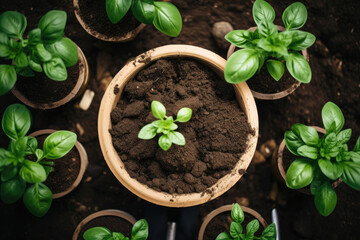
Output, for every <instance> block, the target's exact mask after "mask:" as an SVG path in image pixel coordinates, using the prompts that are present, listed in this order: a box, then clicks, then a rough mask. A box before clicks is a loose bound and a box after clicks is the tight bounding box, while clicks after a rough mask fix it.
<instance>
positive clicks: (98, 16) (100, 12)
mask: <svg viewBox="0 0 360 240" xmlns="http://www.w3.org/2000/svg"><path fill="white" fill-rule="evenodd" d="M79 10H80V11H79V12H80V16H81V18H82V19H83V21H84V22H85V23H86V24H88V26H89V27H90V28H91V29H93V30H95V31H96V32H98V33H101V34H104V35H106V36H108V37H122V36H125V35H126V34H127V33H128V32H130V31H132V30H134V29H135V28H137V27H138V26H139V25H140V22H139V21H137V20H136V19H135V17H134V16H133V14H132V11H131V9H130V10H129V12H128V13H127V14H126V15H125V16H124V18H123V19H121V21H120V22H118V23H117V24H113V23H112V22H111V21H110V20H109V18H108V16H107V14H106V8H105V1H94V0H79Z"/></svg>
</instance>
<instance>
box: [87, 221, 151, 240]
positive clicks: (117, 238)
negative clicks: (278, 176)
mask: <svg viewBox="0 0 360 240" xmlns="http://www.w3.org/2000/svg"><path fill="white" fill-rule="evenodd" d="M148 229H149V226H148V223H147V221H146V220H145V219H140V220H139V221H137V222H136V223H135V224H134V226H133V228H132V230H131V238H128V237H125V236H124V235H123V234H122V233H119V232H111V231H110V230H109V229H107V228H105V227H93V228H90V229H88V230H86V231H85V233H84V234H83V238H84V239H85V240H130V239H131V240H146V239H147V238H148V235H149V230H148Z"/></svg>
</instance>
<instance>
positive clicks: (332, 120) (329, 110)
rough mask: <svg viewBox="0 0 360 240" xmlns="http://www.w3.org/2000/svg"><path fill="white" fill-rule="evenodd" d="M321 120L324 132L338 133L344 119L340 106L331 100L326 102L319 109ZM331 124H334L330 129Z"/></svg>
mask: <svg viewBox="0 0 360 240" xmlns="http://www.w3.org/2000/svg"><path fill="white" fill-rule="evenodd" d="M321 116H322V121H323V124H324V127H325V130H326V133H330V132H335V133H336V134H338V133H339V132H340V130H341V129H342V128H343V126H344V123H345V119H344V115H343V113H342V112H341V110H340V108H339V107H338V106H336V105H335V104H334V103H332V102H327V103H326V104H325V105H324V107H323V109H322V111H321ZM332 125H334V126H335V128H334V129H332V127H331V126H332Z"/></svg>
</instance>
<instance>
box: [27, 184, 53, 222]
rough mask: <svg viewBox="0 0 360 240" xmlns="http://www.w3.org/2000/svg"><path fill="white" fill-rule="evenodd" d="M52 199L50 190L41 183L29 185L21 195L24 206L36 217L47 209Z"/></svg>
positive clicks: (42, 214) (40, 215) (43, 213)
mask: <svg viewBox="0 0 360 240" xmlns="http://www.w3.org/2000/svg"><path fill="white" fill-rule="evenodd" d="M52 199H53V195H52V192H51V190H50V189H49V188H48V187H47V186H46V185H44V184H42V183H36V184H34V185H32V186H30V187H29V188H28V189H27V190H26V191H25V193H24V197H23V200H24V204H25V207H26V208H27V209H28V210H29V211H30V212H31V213H32V214H33V215H35V216H36V217H42V216H44V215H45V214H46V213H47V212H48V211H49V209H50V206H51V202H52Z"/></svg>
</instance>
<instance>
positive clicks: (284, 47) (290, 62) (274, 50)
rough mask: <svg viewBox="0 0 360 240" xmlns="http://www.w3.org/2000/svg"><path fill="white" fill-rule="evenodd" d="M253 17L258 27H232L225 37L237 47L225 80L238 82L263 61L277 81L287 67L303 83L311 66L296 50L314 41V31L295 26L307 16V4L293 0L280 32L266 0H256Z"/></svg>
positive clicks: (284, 14) (255, 70) (304, 47)
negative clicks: (242, 28)
mask: <svg viewBox="0 0 360 240" xmlns="http://www.w3.org/2000/svg"><path fill="white" fill-rule="evenodd" d="M253 17H254V21H255V23H256V25H257V29H256V30H255V31H254V32H252V31H250V30H234V31H231V32H230V33H228V34H227V35H226V36H225V39H226V40H227V41H228V42H230V43H231V44H233V45H235V46H236V47H238V48H242V49H240V50H238V51H236V52H235V53H234V54H232V55H231V57H230V58H229V59H228V61H227V63H226V66H225V80H226V81H227V82H229V83H241V82H244V81H247V80H248V79H250V78H251V77H252V76H254V74H255V73H256V72H258V73H259V72H260V69H261V68H262V67H263V65H264V62H266V68H267V70H268V72H269V73H270V75H271V76H272V77H273V78H274V79H275V80H276V81H279V80H280V79H281V77H282V76H283V74H284V71H285V66H284V64H283V62H286V68H287V69H288V71H289V73H290V74H291V75H292V76H293V77H294V78H295V79H296V80H298V81H300V82H302V83H309V82H310V80H311V69H310V66H309V63H308V62H307V61H306V59H305V58H304V57H303V56H302V55H301V54H300V53H298V51H301V50H304V49H306V48H308V47H310V46H311V45H313V44H314V42H315V40H316V38H315V36H314V35H313V34H311V33H308V32H304V31H300V30H297V29H299V28H301V27H302V26H303V25H304V24H305V22H306V19H307V10H306V7H305V6H304V5H303V4H302V3H300V2H296V3H293V4H291V5H290V6H289V7H287V8H286V9H285V11H284V13H283V22H284V25H285V28H286V30H285V31H283V32H279V31H278V30H277V29H276V26H275V25H274V23H273V21H274V19H275V11H274V9H273V8H272V7H271V6H270V4H269V3H267V2H266V1H265V0H256V1H255V3H254V6H253Z"/></svg>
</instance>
